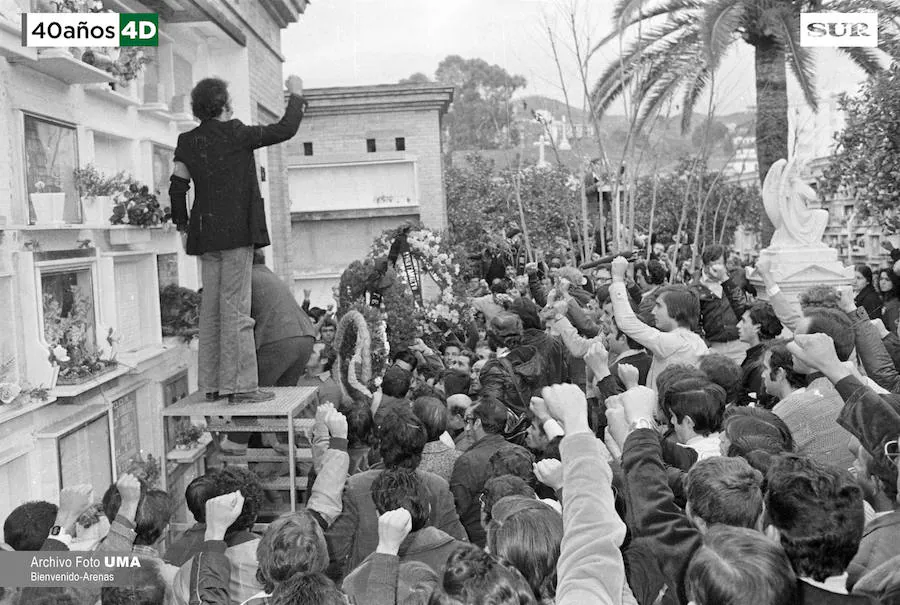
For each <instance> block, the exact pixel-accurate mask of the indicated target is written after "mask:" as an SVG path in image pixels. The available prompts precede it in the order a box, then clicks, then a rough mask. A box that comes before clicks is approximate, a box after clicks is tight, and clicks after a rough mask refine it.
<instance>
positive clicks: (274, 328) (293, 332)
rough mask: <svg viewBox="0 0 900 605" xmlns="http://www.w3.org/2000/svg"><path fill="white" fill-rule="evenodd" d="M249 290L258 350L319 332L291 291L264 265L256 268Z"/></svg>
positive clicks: (312, 335) (255, 266) (254, 267)
mask: <svg viewBox="0 0 900 605" xmlns="http://www.w3.org/2000/svg"><path fill="white" fill-rule="evenodd" d="M251 286H252V287H251V290H250V317H252V318H253V320H254V321H255V322H256V323H255V324H254V326H253V338H254V340H255V341H256V348H257V350H259V348H260V347H262V346H264V345H268V344H272V343H275V342H278V341H280V340H283V339H285V338H295V337H297V336H310V337H313V338H314V337H315V336H316V328H315V326H314V325H313V322H312V320H311V319H310V318H309V316H308V315H307V314H306V312H305V311H303V309H302V308H301V307H300V305H298V304H297V299H295V298H294V295H293V293H292V292H291V289H290V287H289V286H288V285H287V284H286V283H285V282H284V280H282V279H281V278H280V277H278V276H277V275H275V274H274V273H272V270H271V269H269V268H268V267H267V266H265V265H253V271H252V273H251Z"/></svg>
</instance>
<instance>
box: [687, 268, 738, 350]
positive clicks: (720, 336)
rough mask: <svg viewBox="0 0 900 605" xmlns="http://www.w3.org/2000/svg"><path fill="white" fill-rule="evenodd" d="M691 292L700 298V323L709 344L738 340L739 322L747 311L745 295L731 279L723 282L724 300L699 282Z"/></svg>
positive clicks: (692, 284)
mask: <svg viewBox="0 0 900 605" xmlns="http://www.w3.org/2000/svg"><path fill="white" fill-rule="evenodd" d="M691 290H693V291H694V292H696V293H697V296H698V297H699V298H700V323H701V325H702V327H703V336H704V338H706V341H707V342H731V341H733V340H737V339H738V328H737V324H738V321H739V320H740V319H741V316H743V315H744V311H746V310H747V301H746V298H745V297H744V293H743V292H741V290H740V289H738V288H737V287H736V286H735V285H734V282H732V281H731V280H730V279H728V280H726V281H724V282H722V298H719V297H718V296H716V295H715V294H713V293H712V292H711V291H710V290H709V288H707V287H706V286H705V285H704V284H703V283H702V282H700V281H699V280H695V281H694V282H693V283H691Z"/></svg>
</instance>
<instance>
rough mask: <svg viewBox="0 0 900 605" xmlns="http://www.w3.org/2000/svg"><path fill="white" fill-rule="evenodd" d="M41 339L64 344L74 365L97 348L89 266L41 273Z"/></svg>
mask: <svg viewBox="0 0 900 605" xmlns="http://www.w3.org/2000/svg"><path fill="white" fill-rule="evenodd" d="M41 292H42V295H43V312H44V313H43V324H44V340H45V341H46V342H47V344H49V345H51V346H55V345H62V346H63V347H65V349H66V352H67V354H68V356H69V358H70V359H71V360H72V362H73V365H74V364H78V363H80V362H82V361H83V360H85V359H86V358H89V357H90V356H91V355H93V354H96V352H97V337H96V314H95V312H94V285H93V275H92V272H91V269H90V268H89V267H84V268H76V269H70V268H67V269H61V270H59V269H53V270H50V269H47V270H45V271H42V273H41Z"/></svg>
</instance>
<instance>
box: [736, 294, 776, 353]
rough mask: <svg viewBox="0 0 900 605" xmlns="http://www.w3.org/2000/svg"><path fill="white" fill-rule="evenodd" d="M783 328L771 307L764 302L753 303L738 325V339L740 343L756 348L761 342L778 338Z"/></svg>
mask: <svg viewBox="0 0 900 605" xmlns="http://www.w3.org/2000/svg"><path fill="white" fill-rule="evenodd" d="M782 330H783V326H782V325H781V321H779V320H778V316H777V315H775V310H774V309H773V308H772V305H770V304H769V303H767V302H765V301H758V302H755V303H753V306H752V307H750V308H749V309H747V310H746V311H744V314H743V315H742V316H741V321H740V322H739V323H738V338H739V339H740V341H741V342H743V343H746V344H748V345H750V346H751V347H752V346H756V345H758V344H759V343H761V342H767V341H770V340H772V339H773V338H778V335H779V334H781V331H782Z"/></svg>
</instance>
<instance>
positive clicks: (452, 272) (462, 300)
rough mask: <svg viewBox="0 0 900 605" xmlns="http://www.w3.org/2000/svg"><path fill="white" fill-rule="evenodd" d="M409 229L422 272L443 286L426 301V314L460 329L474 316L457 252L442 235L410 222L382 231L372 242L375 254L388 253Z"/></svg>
mask: <svg viewBox="0 0 900 605" xmlns="http://www.w3.org/2000/svg"><path fill="white" fill-rule="evenodd" d="M404 231H407V242H408V243H409V246H410V252H411V253H412V256H413V258H414V259H415V261H416V262H417V263H418V266H419V271H420V275H422V276H424V274H426V273H427V274H428V275H430V276H431V278H432V279H433V280H434V282H435V283H436V284H437V286H438V288H439V289H440V295H439V297H438V298H437V299H436V300H425V301H424V308H423V309H422V312H423V313H422V315H423V317H424V318H425V319H426V320H428V321H430V322H432V323H434V324H435V325H436V326H438V328H439V329H441V330H444V329H446V328H450V329H454V330H458V329H461V328H462V326H465V325H466V324H467V323H468V322H469V321H470V320H471V319H472V311H471V307H470V306H469V304H468V300H467V295H466V288H465V282H464V280H463V279H461V278H460V272H461V270H460V265H459V263H458V262H457V260H456V255H455V254H454V251H453V250H452V249H451V248H450V246H449V245H448V244H447V243H446V241H445V240H444V239H443V237H442V236H441V235H440V234H438V233H435V232H433V231H432V230H430V229H428V228H427V227H425V226H424V225H422V224H421V223H410V222H407V223H405V224H403V225H401V226H400V227H397V228H395V229H389V230H387V231H385V232H384V233H382V234H381V236H380V237H379V238H378V239H376V240H375V243H374V244H372V256H374V257H375V258H378V257H381V256H387V255H388V253H389V252H390V249H391V244H392V243H393V242H394V239H395V238H396V237H397V236H398V235H400V234H401V233H403V232H404ZM398 277H399V279H400V281H401V282H403V283H406V275H405V273H404V272H403V271H398Z"/></svg>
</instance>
